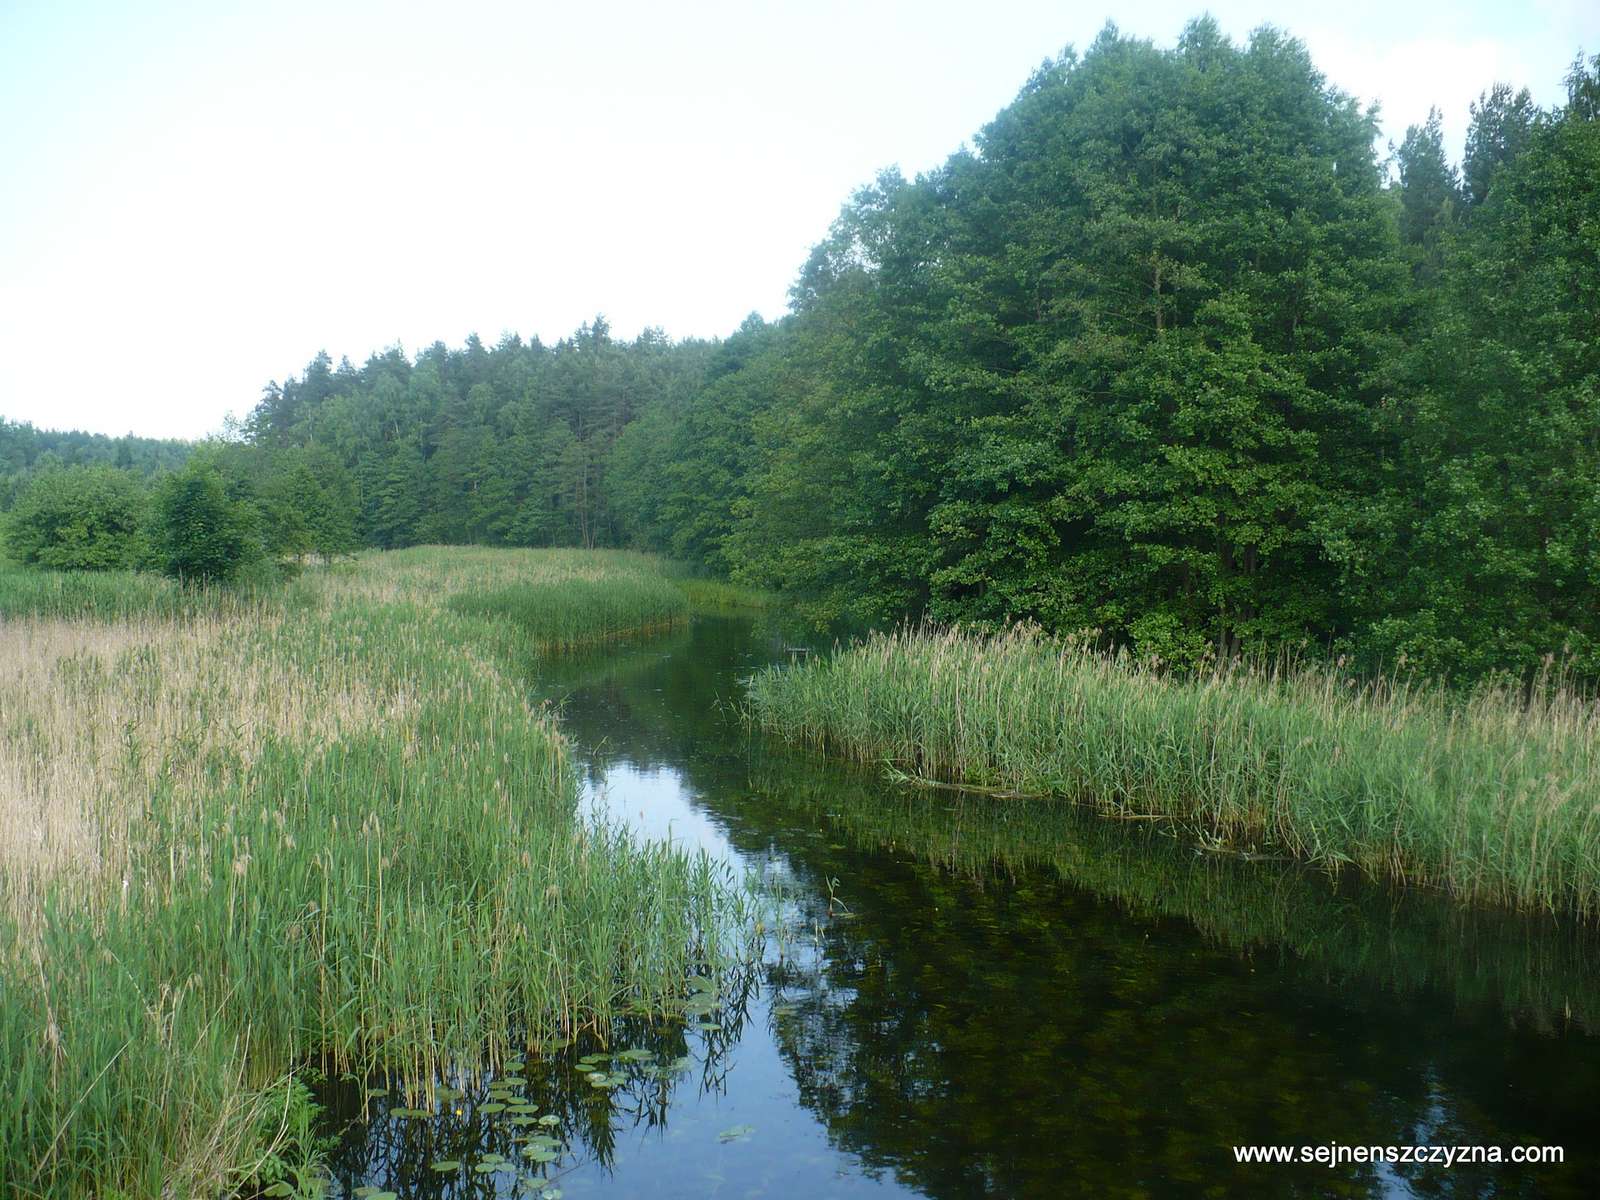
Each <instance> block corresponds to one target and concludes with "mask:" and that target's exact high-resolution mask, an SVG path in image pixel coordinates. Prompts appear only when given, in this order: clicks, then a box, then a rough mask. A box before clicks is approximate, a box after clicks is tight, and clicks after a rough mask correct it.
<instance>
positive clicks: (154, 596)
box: [0, 563, 206, 621]
mask: <svg viewBox="0 0 1600 1200" xmlns="http://www.w3.org/2000/svg"><path fill="white" fill-rule="evenodd" d="M205 600H206V597H205V595H204V594H203V593H195V592H190V593H188V594H186V593H185V592H184V589H183V588H182V587H180V586H179V585H178V584H177V583H175V582H173V581H172V580H170V579H165V578H163V577H161V576H160V575H149V574H138V573H135V572H133V571H98V572H91V571H36V570H32V569H30V568H27V567H18V566H12V565H10V564H7V563H0V617H9V618H20V617H61V618H76V617H83V618H89V619H94V620H101V621H115V620H127V619H130V618H135V617H146V616H164V617H176V616H181V615H184V614H186V613H189V612H193V611H195V610H196V609H197V608H200V607H203V606H204V604H205Z"/></svg>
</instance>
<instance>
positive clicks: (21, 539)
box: [6, 466, 144, 571]
mask: <svg viewBox="0 0 1600 1200" xmlns="http://www.w3.org/2000/svg"><path fill="white" fill-rule="evenodd" d="M143 508H144V496H143V493H142V491H141V488H140V486H139V482H138V480H137V479H135V478H134V477H133V476H132V475H130V474H128V472H126V471H119V470H117V469H116V468H114V467H103V466H96V467H65V468H57V469H55V470H50V471H46V472H44V473H43V474H41V475H38V476H36V477H35V478H34V479H33V480H32V481H31V482H30V483H29V484H28V485H27V486H26V487H25V488H24V489H23V491H22V493H21V495H19V496H18V497H17V503H16V507H15V508H14V509H13V510H12V513H11V519H10V521H9V523H8V526H7V529H6V545H7V548H8V550H9V551H10V554H11V557H12V558H14V559H15V560H16V561H17V562H18V563H20V564H22V565H24V566H33V567H47V568H50V569H52V570H57V571H117V570H123V569H126V568H128V567H131V566H134V565H136V563H137V560H138V559H139V557H140V555H141V538H140V526H141V524H142V521H141V517H142V514H143Z"/></svg>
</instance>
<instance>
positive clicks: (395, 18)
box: [0, 0, 1600, 437]
mask: <svg viewBox="0 0 1600 1200" xmlns="http://www.w3.org/2000/svg"><path fill="white" fill-rule="evenodd" d="M1201 11H1209V12H1210V13H1211V15H1213V16H1214V17H1215V18H1216V19H1217V20H1218V21H1219V23H1220V24H1221V25H1222V27H1223V29H1224V30H1225V31H1226V32H1227V33H1229V34H1230V35H1232V36H1234V37H1236V38H1240V39H1242V38H1243V37H1245V36H1246V35H1247V34H1248V33H1249V31H1250V30H1252V29H1254V28H1256V27H1258V26H1260V25H1262V24H1266V23H1273V24H1278V25H1280V26H1281V27H1283V28H1285V29H1286V30H1287V31H1288V32H1289V33H1290V34H1292V35H1294V36H1296V37H1298V38H1300V39H1301V40H1302V41H1304V42H1305V44H1306V45H1307V46H1308V47H1309V49H1310V51H1311V53H1312V56H1313V58H1314V59H1315V61H1316V62H1317V64H1318V66H1319V67H1320V68H1321V69H1322V70H1323V71H1324V73H1325V74H1326V75H1327V76H1328V77H1329V79H1330V80H1331V81H1332V82H1333V83H1335V84H1336V85H1337V86H1339V87H1341V88H1343V89H1344V90H1346V91H1348V92H1351V93H1353V94H1355V95H1357V96H1359V97H1361V98H1362V99H1363V100H1366V101H1369V102H1377V103H1378V104H1379V105H1380V106H1381V112H1382V121H1383V128H1384V133H1385V137H1386V138H1392V139H1393V140H1394V141H1396V142H1398V141H1399V139H1400V138H1401V137H1402V136H1403V134H1404V131H1405V128H1406V126H1407V125H1409V124H1412V123H1416V122H1420V121H1422V120H1424V119H1425V118H1426V116H1427V113H1428V108H1429V106H1430V105H1438V106H1439V107H1440V109H1441V110H1442V112H1443V116H1444V127H1445V132H1446V136H1447V144H1448V145H1449V146H1450V147H1451V148H1452V150H1453V152H1455V153H1457V154H1459V151H1460V147H1461V142H1462V138H1463V137H1464V135H1465V130H1466V123H1467V116H1468V112H1467V106H1468V104H1469V103H1470V102H1471V100H1472V99H1473V98H1475V97H1476V96H1477V95H1478V94H1479V93H1480V92H1481V91H1482V90H1483V89H1485V88H1487V87H1488V86H1489V85H1490V84H1492V83H1494V82H1496V81H1498V80H1505V81H1508V82H1512V83H1515V84H1517V85H1518V86H1526V87H1528V88H1529V89H1530V90H1531V91H1532V92H1533V94H1534V98H1535V99H1536V100H1537V101H1538V102H1540V103H1541V104H1546V105H1548V104H1554V103H1558V102H1559V101H1560V100H1561V99H1562V97H1563V95H1564V91H1563V88H1562V84H1561V79H1562V76H1563V75H1564V74H1565V72H1566V70H1567V67H1568V65H1569V64H1570V63H1571V61H1572V58H1573V56H1574V54H1575V53H1576V52H1577V51H1578V50H1579V49H1580V48H1584V49H1587V51H1588V52H1589V53H1594V52H1597V51H1600V4H1597V3H1594V0H1521V2H1520V3H1515V4H1513V3H1508V2H1506V0H1464V2H1459V3H1446V2H1442V0H1416V2H1411V0H1407V2H1406V3H1394V2H1393V0H1386V2H1384V3H1377V2H1375V0H1345V2H1343V3H1340V4H1334V5H1319V6H1317V7H1316V10H1315V11H1314V12H1308V13H1306V14H1305V15H1303V16H1294V15H1291V13H1292V10H1291V9H1290V7H1289V6H1286V5H1284V4H1282V3H1263V2H1257V0H1225V2H1218V3H1213V4H1212V5H1211V6H1210V7H1209V9H1208V10H1203V9H1202V7H1201V4H1200V3H1199V0H1187V2H1178V3H1174V2H1169V0H1156V2H1152V3H1144V4H1139V5H1137V6H1129V5H1126V4H1121V5H1113V4H1111V3H1110V0H1087V2H1073V3H1064V2H1056V3H1047V2H1044V0H985V2H984V3H981V4H979V3H973V2H971V0H968V2H966V3H942V2H939V0H915V2H906V3H902V2H898V0H896V2H892V3H876V2H874V0H850V2H841V3H835V2H833V0H804V2H801V3H780V2H768V3H764V2H761V0H742V2H739V3H679V4H666V3H662V2H661V0H647V2H634V0H626V2H621V3H609V4H608V3H601V2H599V0H594V2H592V3H588V4H579V3H574V2H573V0H564V2H563V3H559V4H556V3H546V2H543V0H521V2H506V3H473V2H457V3H452V4H450V5H442V4H439V5H408V4H404V3H396V2H394V0H389V2H385V3H343V4H341V3H338V2H337V0H321V2H319V3H309V4H301V3H297V2H295V0H280V2H275V3H271V4H264V3H263V4H255V5H245V4H237V3H232V2H230V0H207V2H205V3H197V4H183V3H164V2H162V0H142V2H140V3H137V4H135V3H131V2H127V0H124V2H123V3H118V4H94V3H74V2H72V0H53V2H47V3H33V2H32V0H0V163H3V168H0V416H3V417H6V418H8V419H11V420H26V421H31V422H33V423H34V424H36V425H39V426H41V427H44V428H57V429H62V428H79V429H88V430H93V431H98V432H104V433H126V432H134V433H139V434H144V435H148V436H162V437H201V436H205V435H207V434H211V433H214V432H217V431H218V430H219V429H220V428H221V427H222V424H223V421H224V418H225V417H226V415H227V414H229V413H234V414H238V415H243V414H244V413H246V412H247V411H248V410H249V409H250V408H251V407H252V406H253V405H254V404H255V402H256V400H257V399H258V398H259V397H260V395H261V391H262V388H263V387H264V386H265V385H266V384H267V382H268V381H269V380H275V379H283V378H285V377H286V376H288V375H291V374H295V373H298V372H299V371H301V370H303V369H304V367H305V364H306V363H307V362H308V361H309V360H310V359H311V358H312V356H313V355H315V354H316V353H317V352H318V351H319V350H327V351H328V352H329V353H330V354H331V355H332V356H333V358H334V360H335V361H337V360H338V359H339V358H340V357H341V356H348V357H349V358H350V359H351V360H352V361H354V362H356V363H360V362H362V361H364V360H365V359H366V357H367V356H368V355H369V354H371V353H373V352H374V351H377V350H380V349H383V348H385V347H388V346H393V345H395V344H397V343H398V344H399V345H402V346H404V347H405V348H406V349H407V350H408V351H411V352H415V351H417V350H419V349H421V348H423V347H425V346H427V345H429V344H431V343H433V342H435V341H444V342H446V343H448V344H450V345H459V344H460V343H461V342H462V341H464V340H465V338H466V337H467V335H468V334H469V333H474V332H476V333H477V334H478V335H479V336H480V337H482V338H483V339H484V340H485V341H487V342H490V343H493V342H494V341H496V340H498V339H499V338H500V336H501V335H502V334H504V333H508V332H515V333H519V334H521V335H522V336H523V337H524V338H528V337H533V336H537V337H540V338H542V339H544V340H545V341H547V342H550V341H554V340H557V339H559V338H561V337H563V336H565V335H567V334H570V333H571V332H572V331H573V330H574V329H576V328H577V327H578V325H580V324H581V323H583V322H584V321H586V320H590V319H592V318H593V317H594V316H595V315H596V314H599V313H603V314H605V316H606V318H607V319H608V320H609V321H610V323H611V325H612V327H613V330H614V331H615V332H616V333H617V334H618V335H620V336H624V337H631V336H633V335H635V334H636V333H637V332H638V331H639V330H641V329H643V328H645V327H650V326H654V327H658V328H661V329H664V330H665V331H666V333H667V334H669V335H670V336H672V337H675V338H683V337H720V336H726V335H727V334H728V333H730V332H732V331H733V329H734V328H736V327H737V326H738V324H739V322H740V321H741V320H742V319H743V318H744V317H745V316H746V315H747V314H748V313H750V312H752V311H755V312H760V313H761V314H763V315H764V316H766V317H767V318H769V319H770V318H774V317H777V316H779V315H781V314H782V313H783V312H784V311H785V309H786V304H787V292H788V288H789V285H790V284H791V283H792V282H793V279H794V277H795V275H796V273H797V272H798V270H799V268H800V265H801V263H802V261H803V260H804V258H805V255H806V253H807V252H808V250H809V249H810V247H811V246H812V245H813V244H814V243H815V242H817V241H818V240H820V239H821V238H822V236H823V235H824V234H825V233H826V231H827V228H828V225H829V223H830V222H831V221H832V219H833V218H834V216H836V215H837V213H838V211H839V208H840V205H841V204H842V203H843V202H844V201H845V200H846V199H847V198H848V196H849V194H850V192H851V191H852V190H853V189H854V188H856V187H858V186H860V185H861V184H863V183H866V182H868V181H870V180H871V179H872V178H873V176H874V175H875V174H876V173H877V172H878V171H879V170H881V169H883V168H885V167H889V166H894V165H897V166H899V167H900V168H901V169H902V170H903V171H905V172H906V173H907V174H908V175H910V174H915V173H916V172H918V171H921V170H926V169H928V168H931V167H934V166H937V165H938V164H939V163H940V162H942V161H943V159H944V158H945V157H946V156H947V155H948V154H950V153H951V152H952V151H954V150H956V149H958V148H959V147H960V146H961V145H962V144H963V143H964V142H968V141H970V139H971V138H972V136H973V135H974V134H975V133H976V132H977V131H978V130H980V129H981V128H982V127H983V125H984V124H985V123H986V122H987V121H988V120H989V119H990V118H992V117H993V115H994V114H995V113H996V112H997V111H998V110H999V109H1000V108H1002V107H1004V106H1005V105H1006V104H1007V103H1008V102H1009V101H1010V100H1011V99H1012V97H1013V96H1014V95H1015V94H1016V92H1017V90H1018V89H1019V88H1020V87H1021V86H1022V84H1023V83H1024V82H1025V80H1026V79H1027V77H1028V75H1029V74H1030V73H1031V72H1032V70H1033V69H1034V68H1035V67H1037V66H1038V65H1039V63H1040V62H1041V61H1043V60H1044V59H1045V58H1047V57H1050V56H1052V55H1054V54H1056V53H1058V52H1060V51H1061V50H1062V49H1063V48H1064V47H1066V46H1068V45H1076V46H1078V47H1080V48H1081V47H1084V46H1087V45H1088V43H1089V42H1090V41H1092V40H1093V38H1094V36H1095V34H1096V33H1097V32H1098V31H1099V29H1100V28H1101V27H1102V26H1103V25H1104V24H1105V22H1106V20H1107V19H1108V17H1110V16H1112V15H1115V17H1116V20H1117V24H1118V25H1119V27H1120V28H1122V29H1123V31H1124V32H1128V33H1133V34H1138V35H1140V36H1146V37H1151V38H1153V39H1155V40H1156V41H1157V42H1158V43H1159V44H1162V45H1171V44H1172V43H1173V42H1174V41H1176V39H1177V36H1178V34H1179V33H1180V31H1181V30H1182V28H1183V25H1184V24H1185V22H1186V21H1187V20H1189V19H1190V18H1192V17H1194V16H1196V15H1198V14H1199V13H1200V12H1201Z"/></svg>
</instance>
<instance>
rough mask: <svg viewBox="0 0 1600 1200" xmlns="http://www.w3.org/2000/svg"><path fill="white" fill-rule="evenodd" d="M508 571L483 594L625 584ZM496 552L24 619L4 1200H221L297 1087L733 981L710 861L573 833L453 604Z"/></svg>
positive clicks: (470, 620) (416, 1073)
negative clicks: (699, 980)
mask: <svg viewBox="0 0 1600 1200" xmlns="http://www.w3.org/2000/svg"><path fill="white" fill-rule="evenodd" d="M503 553H504V554H505V557H502V558H499V559H498V560H496V561H493V562H492V564H491V565H490V567H489V569H488V570H487V571H486V572H485V574H487V575H489V576H490V577H491V578H492V577H494V576H495V575H496V573H502V574H503V576H504V577H505V578H506V579H516V578H528V577H529V576H530V575H531V576H537V575H538V574H539V572H540V571H541V569H544V570H546V571H547V573H548V574H550V575H552V576H560V575H563V574H565V575H567V576H570V577H573V578H583V577H584V575H583V573H584V571H588V572H590V573H591V575H592V576H593V578H591V579H590V580H589V581H590V582H594V583H603V581H604V578H605V574H606V571H607V569H608V564H607V563H605V562H600V563H595V562H593V561H591V562H590V563H589V564H588V565H587V566H586V567H580V566H579V565H578V564H576V563H569V562H565V561H560V560H557V561H554V562H549V561H542V560H541V558H540V556H539V555H538V554H536V553H534V552H527V553H522V554H512V553H510V552H503ZM491 557H492V556H491ZM392 559H399V561H391V560H392ZM508 560H509V561H508ZM483 562H484V554H483V552H464V553H462V554H459V555H457V554H454V553H451V552H445V551H438V550H434V551H428V552H423V553H412V554H409V555H407V556H371V557H368V558H366V559H363V560H362V561H361V562H359V563H357V564H356V565H354V566H353V567H338V568H332V569H329V570H328V571H326V572H315V573H313V574H312V575H311V576H308V578H307V581H306V583H305V585H304V586H306V587H309V588H310V589H311V591H312V593H313V597H314V600H315V602H314V603H308V604H298V603H297V604H294V605H286V606H282V607H279V608H276V609H270V608H264V607H256V608H245V607H240V608H234V609H226V610H224V609H218V610H215V611H212V612H210V613H209V614H207V615H205V616H204V617H203V618H199V619H190V620H187V621H182V622H178V621H173V620H168V619H163V618H162V617H160V616H157V615H151V614H147V615H145V616H143V617H141V618H140V619H138V620H124V621H119V622H114V623H105V622H101V621H91V620H85V619H82V618H81V617H80V618H77V619H72V620H62V619H58V618H42V617H32V618H28V619H26V620H20V621H19V620H10V621H7V622H6V624H5V625H4V630H3V638H0V996H3V998H4V1002H3V1003H0V1055H4V1057H5V1061H7V1062H8V1063H11V1064H13V1068H12V1070H11V1072H10V1073H9V1074H8V1078H7V1083H8V1086H7V1088H6V1089H5V1090H4V1092H3V1093H0V1194H4V1195H8V1196H10V1195H16V1196H21V1197H44V1196H50V1197H57V1196H64V1197H75V1196H103V1195H113V1194H115V1195H124V1196H128V1197H156V1196H161V1197H168V1196H205V1195H212V1196H215V1195H225V1194H228V1193H229V1192H230V1191H232V1190H233V1189H236V1188H238V1187H240V1186H242V1185H244V1184H245V1183H247V1182H248V1181H249V1180H251V1179H252V1178H259V1177H260V1175H261V1173H262V1171H263V1169H264V1167H265V1166H266V1165H267V1164H269V1163H271V1162H273V1161H275V1160H276V1158H277V1157H279V1156H281V1155H282V1154H284V1153H286V1152H287V1151H286V1147H285V1140H286V1138H287V1136H288V1133H287V1131H288V1129H289V1128H290V1126H291V1125H292V1124H293V1123H294V1122H293V1121H292V1120H291V1119H290V1112H291V1109H292V1107H293V1104H294V1096H295V1090H294V1089H295V1087H296V1086H297V1085H296V1083H295V1076H296V1073H297V1071H299V1070H300V1069H302V1068H304V1067H305V1066H306V1065H308V1064H315V1065H317V1066H319V1067H321V1068H322V1069H324V1070H327V1071H329V1072H335V1073H350V1074H354V1075H360V1076H364V1075H366V1074H368V1073H370V1072H373V1071H380V1070H381V1071H387V1072H390V1073H392V1074H393V1075H395V1076H396V1077H398V1078H399V1079H400V1080H402V1081H403V1083H404V1084H405V1085H406V1086H408V1087H413V1088H416V1089H419V1094H420V1089H422V1088H424V1087H425V1086H426V1083H427V1081H429V1080H430V1079H433V1078H435V1077H437V1076H439V1075H441V1074H443V1073H445V1072H446V1071H447V1070H448V1071H456V1072H460V1071H472V1070H476V1069H480V1068H483V1067H487V1066H489V1065H492V1064H493V1063H495V1062H497V1061H500V1060H502V1059H503V1058H505V1057H508V1056H511V1055H513V1054H516V1055H520V1054H521V1053H523V1052H524V1051H525V1050H527V1049H528V1048H529V1047H530V1046H531V1045H534V1044H536V1043H537V1041H538V1040H539V1039H541V1038H544V1037H547V1036H555V1035H560V1036H569V1035H571V1034H573V1033H575V1032H578V1031H582V1030H599V1031H601V1032H602V1034H603V1031H604V1030H605V1029H606V1028H607V1027H608V1026H609V1024H610V1022H611V1021H613V1020H614V1019H616V1018H617V1017H619V1016H621V1015H623V1014H641V1013H642V1014H647V1015H648V1014H656V1015H664V1014H668V1013H671V1012H674V1011H676V1010H677V1008H678V1007H679V1006H680V1005H681V998H682V996H683V995H684V992H685V979H686V977H687V976H688V975H689V974H691V973H694V972H697V971H705V970H707V969H711V970H718V969H721V967H722V966H723V965H726V963H727V962H728V961H729V960H730V956H731V955H732V954H734V953H735V948H736V946H737V945H738V939H737V936H736V935H737V930H738V927H739V923H740V921H741V920H742V919H743V910H742V907H741V906H742V905H743V903H744V900H743V897H742V894H741V893H739V892H738V891H737V889H736V888H735V887H734V886H733V884H732V882H731V881H730V880H729V879H728V878H727V877H726V874H725V872H724V870H723V869H721V868H718V867H716V866H714V865H713V864H712V863H711V862H710V861H709V860H708V859H706V858H705V857H704V856H703V855H702V856H692V855H688V854H685V853H683V852H680V851H676V850H669V849H665V848H662V847H659V846H652V845H641V844H637V843H635V842H634V841H633V840H632V839H630V838H629V837H627V836H625V835H624V834H623V833H622V832H621V831H619V830H615V829H611V828H607V827H605V826H603V825H598V824H595V823H593V822H591V821H588V820H585V819H582V818H580V817H579V816H577V815H576V812H577V805H576V796H577V784H576V779H575V775H574V768H573V764H572V761H571V755H570V752H569V747H568V745H567V743H566V741H565V739H564V738H563V737H562V735H561V732H560V730H559V729H558V728H557V726H556V724H555V722H554V720H553V718H552V716H551V715H550V714H549V713H547V712H546V711H544V710H543V709H541V708H538V707H535V706H534V705H532V704H531V703H530V702H529V700H528V699H527V690H526V688H525V686H524V685H523V683H522V682H521V681H519V680H517V679H515V678H514V677H512V676H511V675H510V674H509V673H508V672H507V670H506V668H505V664H506V663H507V662H508V661H510V659H508V657H507V655H508V654H510V653H515V652H516V651H517V650H518V649H519V647H521V645H522V643H520V642H519V641H518V640H517V631H516V630H515V629H514V628H513V626H512V625H511V624H510V623H509V622H508V621H507V620H504V619H500V618H498V617H494V616H485V615H479V614H472V613H467V612H461V611H457V610H456V609H454V608H452V607H451V606H450V605H449V604H448V603H447V602H446V601H445V600H444V599H443V597H446V596H448V595H449V594H450V592H451V591H452V590H454V589H455V588H457V587H458V586H463V585H465V583H466V581H467V580H469V579H470V578H471V577H472V576H473V573H474V569H475V566H477V565H481V564H482V563H483ZM624 574H625V573H624ZM569 594H570V593H569ZM522 661H526V654H525V653H524V654H523V655H522Z"/></svg>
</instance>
